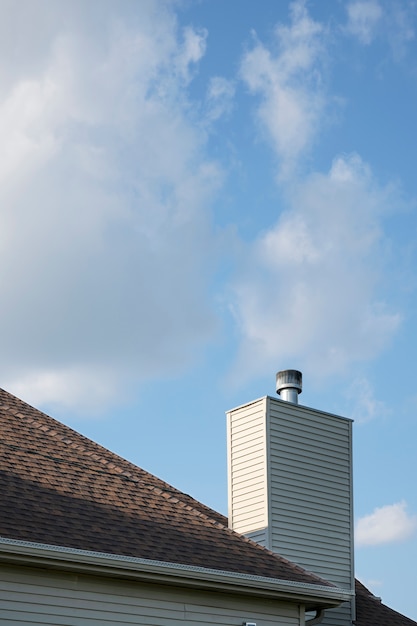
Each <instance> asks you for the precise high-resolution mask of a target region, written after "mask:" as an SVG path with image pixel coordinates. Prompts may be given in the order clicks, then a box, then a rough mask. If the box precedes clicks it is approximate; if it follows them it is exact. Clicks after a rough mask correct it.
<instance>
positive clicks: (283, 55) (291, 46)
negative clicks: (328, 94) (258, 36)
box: [241, 1, 325, 180]
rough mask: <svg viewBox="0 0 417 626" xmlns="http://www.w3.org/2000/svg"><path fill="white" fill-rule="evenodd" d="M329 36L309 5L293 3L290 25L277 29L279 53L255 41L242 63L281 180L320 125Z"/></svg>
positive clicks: (289, 171)
mask: <svg viewBox="0 0 417 626" xmlns="http://www.w3.org/2000/svg"><path fill="white" fill-rule="evenodd" d="M324 34H325V31H324V28H323V26H322V25H321V24H320V23H318V22H315V21H314V20H313V19H312V18H311V17H310V16H309V14H308V12H307V9H306V8H305V2H303V1H297V2H293V3H292V4H291V25H290V26H284V25H279V26H278V27H277V28H276V42H277V44H278V51H277V53H276V54H275V55H274V54H273V53H272V52H271V50H268V49H267V48H266V47H265V46H264V45H263V44H262V43H261V42H256V44H255V45H254V47H253V49H252V50H250V51H249V52H247V53H246V54H245V56H244V58H243V61H242V66H241V76H242V78H243V80H244V81H245V82H246V84H247V86H248V87H249V89H250V91H251V92H252V93H255V94H259V95H260V99H261V101H260V104H259V108H258V111H257V114H258V118H259V120H260V122H261V125H262V127H263V129H264V130H265V131H266V134H267V137H268V139H269V140H270V141H271V142H272V145H273V147H274V150H275V152H276V154H277V156H278V159H279V177H280V179H281V180H285V179H287V178H288V177H290V176H291V175H292V174H293V173H294V171H295V168H296V166H297V162H298V160H299V159H300V157H301V156H303V154H304V153H305V151H306V150H307V149H308V148H309V147H310V146H311V144H312V142H313V140H314V138H315V136H316V135H317V132H318V130H319V128H320V126H321V122H322V114H323V111H324V107H325V101H324V96H323V89H322V82H323V79H322V74H321V71H320V66H321V62H322V60H323V57H324V55H323V52H324V50H323V38H324Z"/></svg>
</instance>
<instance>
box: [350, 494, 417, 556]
mask: <svg viewBox="0 0 417 626" xmlns="http://www.w3.org/2000/svg"><path fill="white" fill-rule="evenodd" d="M416 528H417V516H416V515H409V514H408V513H407V503H406V502H404V501H403V502H397V503H396V504H387V505H386V506H382V507H380V508H377V509H375V510H374V512H373V513H371V514H370V515H366V516H365V517H362V518H361V519H359V520H358V522H357V524H356V530H355V542H356V545H357V546H373V545H380V544H384V543H395V542H398V541H404V540H406V539H408V538H409V537H411V535H412V534H413V533H414V532H415V530H416Z"/></svg>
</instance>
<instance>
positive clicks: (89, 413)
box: [0, 0, 417, 619]
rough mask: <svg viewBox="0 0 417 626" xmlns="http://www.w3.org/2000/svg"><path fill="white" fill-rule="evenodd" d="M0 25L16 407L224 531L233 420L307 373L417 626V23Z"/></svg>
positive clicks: (236, 5) (309, 393)
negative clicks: (341, 420) (340, 427)
mask: <svg viewBox="0 0 417 626" xmlns="http://www.w3.org/2000/svg"><path fill="white" fill-rule="evenodd" d="M0 11H1V20H0V35H1V36H0V59H1V62H0V68H1V69H0V181H1V185H0V223H1V228H0V281H1V286H2V306H1V307H0V333H1V350H0V380H1V385H2V387H4V388H5V389H7V390H9V391H11V392H13V393H15V394H17V395H18V396H20V397H22V398H23V399H25V400H27V401H29V402H31V403H33V404H35V405H36V406H38V407H39V408H43V409H44V410H46V411H48V412H49V413H52V414H53V415H54V416H55V417H57V418H59V419H61V420H62V421H64V422H65V423H67V424H70V425H71V426H73V427H75V428H76V429H78V430H80V431H81V432H83V433H84V434H86V435H87V436H90V437H92V438H93V439H95V440H96V441H98V442H100V443H102V444H103V445H105V446H107V447H109V448H111V449H112V450H114V451H116V452H118V453H119V454H121V455H122V456H124V457H126V458H128V459H130V460H131V461H133V462H135V463H136V464H138V465H140V466H142V467H144V468H145V469H147V470H149V471H152V472H153V473H155V474H157V475H158V476H160V477H161V478H164V479H165V480H167V481H168V482H170V483H172V484H174V485H175V486H176V487H178V488H180V489H183V490H184V491H186V492H188V493H190V494H191V495H193V496H194V497H196V498H198V499H199V500H202V501H203V502H205V503H207V504H208V505H210V506H212V507H214V508H216V509H218V510H220V511H222V512H223V513H226V508H227V504H226V503H227V494H226V443H225V417H224V412H225V411H226V410H227V409H229V408H232V407H234V406H236V405H239V404H242V403H244V402H246V401H249V400H252V399H255V398H257V397H260V396H263V395H266V394H271V395H273V394H274V392H275V390H274V380H275V372H276V371H277V370H279V369H286V368H297V369H300V370H302V372H303V377H304V390H303V395H302V396H301V398H300V401H301V403H302V404H305V405H307V406H314V407H316V408H320V409H323V410H326V411H330V412H335V413H337V414H341V415H346V416H349V417H353V418H354V419H355V467H354V475H355V517H356V520H357V532H356V544H357V551H356V572H357V575H358V577H359V578H361V580H362V581H363V582H364V584H366V585H367V586H369V587H370V588H371V590H372V591H373V592H374V593H375V594H376V595H378V596H382V598H383V601H384V602H385V603H387V604H390V605H391V606H392V607H393V608H395V609H397V610H399V611H401V612H404V613H406V614H407V615H408V616H410V617H413V618H414V619H417V610H416V608H415V601H414V594H415V580H414V570H413V563H414V562H415V560H416V558H417V490H416V487H415V483H416V477H417V457H416V454H415V448H416V442H417V419H416V417H415V416H416V413H417V391H416V385H415V373H416V371H417V367H416V359H415V354H416V350H417V333H416V327H417V319H416V317H417V278H416V272H415V268H416V267H417V204H416V200H417V176H416V162H417V147H416V146H417V124H416V119H415V117H416V104H417V45H416V33H417V4H416V2H414V1H410V0H394V1H392V0H391V1H389V0H386V1H385V0H352V1H346V2H341V1H340V2H337V1H336V2H335V1H334V0H311V1H310V2H301V1H295V2H279V3H278V2H276V0H262V1H261V2H255V1H253V0H228V2H223V1H222V0H183V1H180V0H179V1H169V0H161V1H160V0H149V1H147V0H141V2H136V1H133V0H132V1H130V0H124V2H117V1H116V0H91V2H85V1H83V0H72V2H68V1H67V0H65V1H64V0H19V2H15V0H0ZM399 572H400V573H401V575H399V574H398V573H399Z"/></svg>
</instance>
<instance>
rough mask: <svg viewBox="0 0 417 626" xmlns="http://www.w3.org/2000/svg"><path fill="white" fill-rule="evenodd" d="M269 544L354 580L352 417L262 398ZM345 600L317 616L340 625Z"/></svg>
mask: <svg viewBox="0 0 417 626" xmlns="http://www.w3.org/2000/svg"><path fill="white" fill-rule="evenodd" d="M266 420H267V426H266V430H267V433H268V439H269V441H268V472H269V476H270V486H269V489H270V511H269V523H270V538H271V540H270V546H269V547H270V548H271V549H272V550H273V551H274V552H277V553H279V554H281V555H282V556H285V557H286V558H288V559H290V560H292V561H294V562H295V563H298V564H300V565H302V566H303V567H304V568H305V569H307V570H310V571H312V572H314V573H316V574H318V575H319V576H322V577H323V578H325V579H326V580H330V581H331V582H333V583H334V584H336V585H338V586H339V587H342V588H344V589H353V588H354V574H353V572H354V568H353V528H352V524H353V515H352V512H353V504H352V494H353V489H352V441H351V438H352V422H351V420H347V419H345V418H342V417H338V416H335V415H329V414H327V413H322V412H320V411H314V410H313V409H308V408H306V407H302V406H299V405H294V404H291V403H289V402H282V401H280V400H276V399H274V398H268V401H267V411H266ZM351 612H352V607H350V606H349V604H345V605H344V606H342V607H341V608H340V609H336V610H332V611H331V612H329V613H328V617H327V618H326V619H325V621H324V622H323V623H324V624H332V625H334V626H342V625H344V626H346V625H347V624H350V623H351V620H352V618H353V616H352V614H351Z"/></svg>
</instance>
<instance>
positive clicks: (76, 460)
mask: <svg viewBox="0 0 417 626" xmlns="http://www.w3.org/2000/svg"><path fill="white" fill-rule="evenodd" d="M0 432H1V437H0V451H1V452H0V498H1V502H2V507H1V516H0V536H1V537H3V538H6V539H14V540H20V541H30V542H35V543H43V544H48V545H56V546H65V547H69V548H75V549H80V550H88V551H95V552H100V553H108V554H117V555H121V556H128V557H136V558H142V559H152V560H155V561H163V562H169V563H176V564H182V565H188V566H198V567H204V568H211V569H214V570H221V571H228V572H236V573H239V574H250V575H252V576H263V577H268V578H274V579H281V580H285V581H293V582H297V583H309V584H313V585H319V586H323V585H325V586H329V587H332V585H331V584H330V583H328V582H326V581H323V580H322V579H321V578H319V577H318V576H315V575H314V574H311V573H309V572H306V571H305V570H303V569H302V568H301V567H298V566H297V565H295V564H293V563H290V562H289V561H287V560H285V559H283V558H281V557H279V556H277V555H276V554H274V553H272V552H270V551H268V550H266V549H265V548H262V547H261V546H259V545H258V544H256V543H255V542H253V541H251V540H249V539H246V538H245V537H243V536H241V535H239V534H237V533H235V532H233V531H232V530H230V529H229V528H227V526H226V523H227V522H226V519H225V518H224V517H223V516H222V515H220V514H219V513H217V512H215V511H213V510H212V509H209V508H208V507H206V506H205V505H203V504H201V503H200V502H198V501H197V500H194V499H193V498H191V497H190V496H188V495H186V494H184V493H182V492H180V491H179V490H177V489H175V488H174V487H172V486H170V485H168V484H167V483H165V482H163V481H162V480H159V479H158V478H156V477H155V476H153V475H152V474H150V473H148V472H146V471H144V470H143V469H140V468H139V467H136V466H135V465H133V464H132V463H130V462H128V461H126V460H124V459H122V458H120V457H119V456H117V455H116V454H114V453H112V452H110V451H109V450H107V449H105V448H103V447H101V446H100V445H98V444H96V443H94V442H93V441H91V440H89V439H87V438H86V437H83V436H82V435H80V434H79V433H77V432H76V431H74V430H72V429H71V428H69V427H67V426H65V425H63V424H61V423H59V422H57V421H56V420H54V419H53V418H51V417H49V416H47V415H46V414H45V413H42V412H41V411H39V410H37V409H35V408H33V407H31V406H29V405H28V404H26V403H25V402H23V401H21V400H19V399H17V398H15V397H14V396H12V395H11V394H10V393H8V392H6V391H4V390H0Z"/></svg>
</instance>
